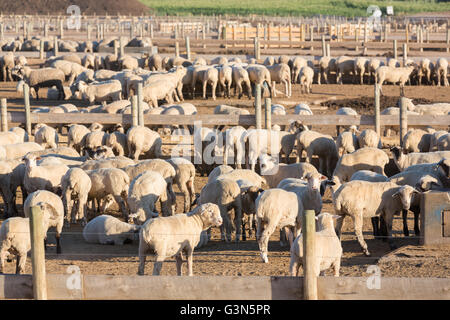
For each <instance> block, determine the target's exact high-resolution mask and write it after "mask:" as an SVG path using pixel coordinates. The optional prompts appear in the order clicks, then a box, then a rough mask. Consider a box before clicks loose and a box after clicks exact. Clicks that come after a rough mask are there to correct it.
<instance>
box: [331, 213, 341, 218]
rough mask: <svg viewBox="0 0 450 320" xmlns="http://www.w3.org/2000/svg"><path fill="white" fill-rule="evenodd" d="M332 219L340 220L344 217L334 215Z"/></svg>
mask: <svg viewBox="0 0 450 320" xmlns="http://www.w3.org/2000/svg"><path fill="white" fill-rule="evenodd" d="M332 217H333V218H334V219H340V218H342V217H343V216H339V215H337V214H333V215H332Z"/></svg>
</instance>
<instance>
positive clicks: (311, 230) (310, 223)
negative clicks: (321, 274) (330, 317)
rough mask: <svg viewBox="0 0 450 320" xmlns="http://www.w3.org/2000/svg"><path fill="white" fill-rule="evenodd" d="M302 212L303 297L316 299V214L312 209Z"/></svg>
mask: <svg viewBox="0 0 450 320" xmlns="http://www.w3.org/2000/svg"><path fill="white" fill-rule="evenodd" d="M304 212H305V213H304V214H303V217H302V219H303V223H302V225H303V227H302V233H303V270H304V277H303V290H304V291H303V298H304V299H305V300H317V276H316V274H315V270H314V269H315V268H314V265H315V255H316V243H315V238H316V237H315V236H316V219H315V218H316V214H315V211H314V210H305V211H304Z"/></svg>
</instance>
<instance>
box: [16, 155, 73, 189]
mask: <svg viewBox="0 0 450 320" xmlns="http://www.w3.org/2000/svg"><path fill="white" fill-rule="evenodd" d="M23 160H24V161H25V166H26V170H25V176H24V181H23V184H24V186H25V189H26V191H27V192H28V193H31V192H34V191H37V190H48V191H52V192H55V193H58V192H59V193H60V191H61V180H62V177H63V176H64V175H65V174H66V172H67V171H68V170H69V167H68V166H66V165H65V164H54V165H47V166H38V165H37V164H36V160H39V158H36V157H34V156H26V157H24V159H23Z"/></svg>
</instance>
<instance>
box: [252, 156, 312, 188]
mask: <svg viewBox="0 0 450 320" xmlns="http://www.w3.org/2000/svg"><path fill="white" fill-rule="evenodd" d="M260 160H261V164H260V166H261V175H262V177H264V179H265V180H266V183H267V185H268V186H269V188H276V187H277V185H278V184H279V183H280V181H281V180H283V179H286V178H297V179H300V178H302V177H303V176H304V175H305V174H306V173H309V172H311V173H318V172H317V169H316V167H314V166H313V165H312V164H310V163H304V162H303V163H292V164H284V163H277V161H275V159H274V158H273V157H269V156H267V155H264V156H262V157H261V158H260Z"/></svg>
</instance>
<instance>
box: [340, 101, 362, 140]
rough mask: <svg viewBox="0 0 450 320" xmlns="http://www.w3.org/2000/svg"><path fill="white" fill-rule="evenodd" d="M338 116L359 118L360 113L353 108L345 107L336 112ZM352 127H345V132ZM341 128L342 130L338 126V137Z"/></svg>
mask: <svg viewBox="0 0 450 320" xmlns="http://www.w3.org/2000/svg"><path fill="white" fill-rule="evenodd" d="M336 115H337V116H357V115H358V113H357V112H356V111H355V110H353V109H352V108H349V107H343V108H339V109H338V110H337V111H336ZM350 127H351V126H344V130H348V129H350ZM340 128H341V126H336V132H337V136H339V132H340ZM356 129H358V128H357V127H356Z"/></svg>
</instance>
